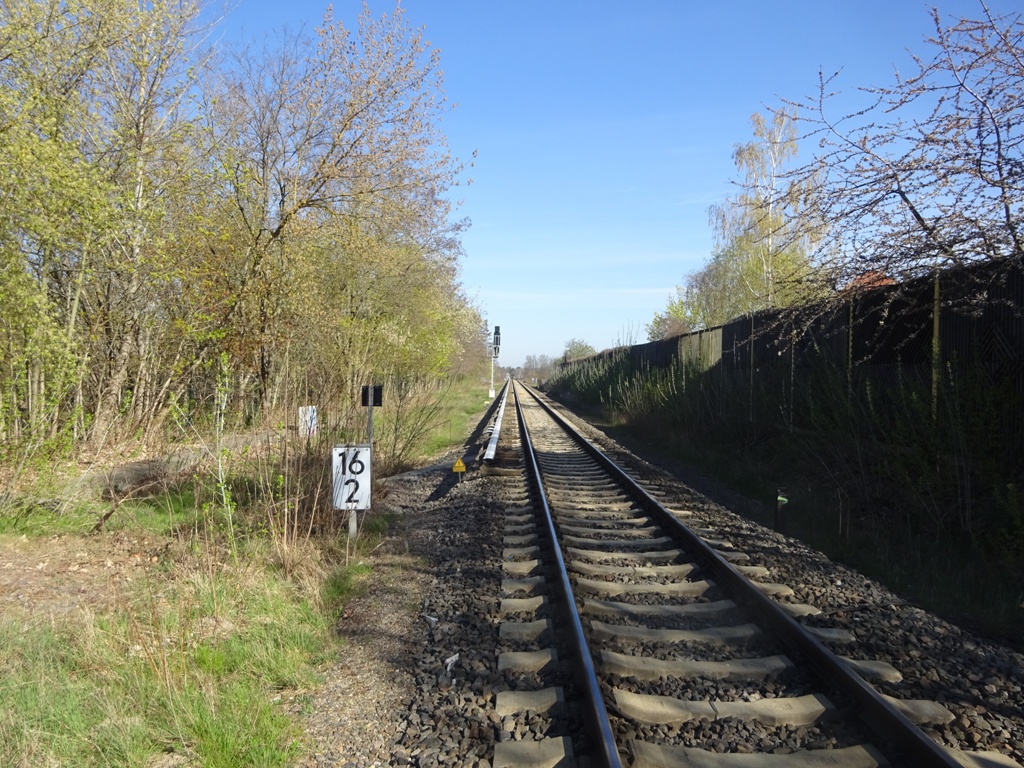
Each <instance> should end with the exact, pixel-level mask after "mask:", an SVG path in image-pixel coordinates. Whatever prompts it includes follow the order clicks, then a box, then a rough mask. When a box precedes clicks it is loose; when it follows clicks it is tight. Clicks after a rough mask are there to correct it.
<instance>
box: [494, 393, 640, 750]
mask: <svg viewBox="0 0 1024 768" xmlns="http://www.w3.org/2000/svg"><path fill="white" fill-rule="evenodd" d="M513 396H514V398H515V403H516V415H517V416H518V419H519V433H520V441H521V443H522V446H523V459H524V460H525V462H526V470H527V475H528V477H529V480H530V482H531V484H533V486H534V490H535V491H536V495H537V502H538V504H539V505H540V507H541V511H542V512H543V515H544V523H545V525H544V526H543V527H544V528H545V530H546V532H547V535H548V540H549V543H550V545H551V551H552V553H553V556H554V558H555V564H556V566H557V570H558V573H557V579H556V585H555V586H556V589H557V592H558V598H559V600H558V602H559V604H560V606H561V610H562V614H563V617H564V618H565V620H566V624H567V625H568V626H569V628H570V630H571V635H572V637H571V646H572V649H573V651H574V654H573V660H572V662H573V673H574V676H575V678H576V683H577V685H579V686H580V688H582V689H583V691H584V694H585V697H586V699H587V701H586V702H584V706H583V711H584V716H585V719H586V722H587V725H588V726H589V735H590V736H591V739H590V740H588V743H589V744H590V745H591V748H592V749H593V751H594V754H593V755H592V758H593V764H594V765H596V766H598V767H599V768H622V761H621V760H620V759H619V752H618V749H617V748H616V746H615V736H614V734H613V733H612V727H611V723H610V722H609V721H608V710H607V709H606V708H605V706H604V696H602V695H601V686H600V684H599V683H598V681H597V672H596V670H595V669H594V659H593V658H592V657H591V655H590V646H589V645H588V644H587V639H586V635H585V634H584V633H583V624H582V622H581V621H580V614H579V611H578V610H576V600H575V599H574V598H573V594H572V584H571V583H570V581H569V572H568V570H567V569H566V567H565V558H563V557H562V548H561V547H560V546H559V545H558V536H557V534H556V533H555V523H554V520H553V519H552V517H551V508H550V507H549V506H548V500H547V493H546V492H545V491H544V481H543V479H542V478H541V475H540V467H539V466H538V465H537V454H536V453H535V452H534V450H533V442H532V441H531V440H530V430H529V429H527V427H526V416H525V414H524V413H523V408H522V403H521V402H520V400H519V393H518V391H516V389H515V388H513Z"/></svg>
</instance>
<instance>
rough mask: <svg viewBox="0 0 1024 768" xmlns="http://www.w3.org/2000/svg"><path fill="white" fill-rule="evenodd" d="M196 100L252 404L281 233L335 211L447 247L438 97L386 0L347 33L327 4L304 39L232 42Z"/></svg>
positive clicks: (280, 280) (432, 74)
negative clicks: (204, 118) (214, 80)
mask: <svg viewBox="0 0 1024 768" xmlns="http://www.w3.org/2000/svg"><path fill="white" fill-rule="evenodd" d="M213 94H215V95H216V99H214V98H211V99H210V100H209V102H208V108H209V115H210V121H211V127H212V134H213V143H212V145H211V148H212V151H213V156H214V158H215V162H216V164H217V166H218V169H219V172H220V175H221V178H222V180H223V184H224V193H225V194H224V200H226V201H230V207H229V209H228V213H229V216H230V218H229V222H228V224H227V225H226V231H225V235H226V236H225V237H224V238H222V239H221V240H220V241H218V242H216V243H214V244H212V245H211V248H212V250H213V253H214V257H215V259H216V260H217V261H218V262H220V263H222V264H223V265H224V269H223V276H224V280H225V291H224V293H225V295H226V296H227V297H229V298H228V301H227V303H226V305H225V307H224V317H223V325H224V326H225V327H229V328H231V329H232V333H233V334H235V339H236V344H237V348H238V350H239V351H240V352H242V353H243V354H244V355H247V356H248V358H249V359H248V360H246V361H245V365H246V366H248V367H249V368H251V369H252V370H253V371H254V372H255V373H256V374H257V376H258V381H259V385H260V386H259V393H258V395H259V397H260V399H261V400H262V401H265V400H266V398H267V395H268V393H269V385H270V381H271V376H272V373H273V357H274V348H275V345H276V344H277V342H279V341H280V339H279V338H278V337H276V335H275V334H276V331H275V328H276V327H277V326H276V319H277V318H278V316H279V313H280V312H281V310H282V305H281V301H282V299H283V297H284V296H285V295H286V293H287V292H288V291H289V290H290V286H291V285H292V274H291V267H290V261H291V260H292V259H293V258H294V257H295V256H296V255H297V251H296V250H295V243H294V242H293V241H292V240H291V239H290V238H291V237H292V236H293V235H295V234H297V232H298V230H299V229H301V227H303V226H306V225H309V226H314V225H315V226H330V225H331V223H332V222H333V221H336V220H338V219H339V218H345V217H349V218H358V219H363V220H367V221H372V222H374V226H377V227H378V228H379V229H380V231H392V232H393V231H403V232H404V233H405V236H406V237H407V238H408V239H409V240H410V241H411V242H417V243H418V244H419V245H420V246H422V247H425V248H427V249H433V248H436V247H437V246H438V241H440V243H441V245H442V246H445V247H447V246H450V245H451V241H450V239H445V237H444V235H445V233H448V232H450V230H449V229H448V228H447V227H448V225H447V224H446V223H445V222H446V220H447V216H448V214H449V212H450V208H449V205H448V203H447V201H446V200H445V198H444V192H445V191H446V190H447V189H449V188H450V186H452V185H453V184H454V183H455V181H456V176H457V174H458V171H459V166H458V165H457V163H455V162H454V161H453V160H452V158H451V157H450V156H449V155H448V153H447V152H446V151H445V149H444V147H445V142H444V137H443V135H442V134H440V132H439V131H438V127H437V120H438V118H439V117H440V115H441V114H443V113H444V112H445V111H446V109H447V107H446V104H445V99H444V97H443V92H442V74H441V70H440V67H439V59H438V53H437V51H431V50H430V49H429V48H428V44H427V43H426V41H425V40H424V39H423V36H422V33H421V32H419V31H416V30H412V29H411V28H410V27H409V26H408V24H407V22H406V21H405V19H404V14H403V11H402V10H401V9H400V8H399V7H398V6H397V5H396V8H395V10H394V11H393V12H392V13H391V14H390V15H384V16H382V17H380V18H375V17H373V16H372V15H371V14H370V11H369V9H364V11H363V13H362V14H361V15H360V17H359V24H358V29H357V31H356V32H355V33H354V34H353V33H352V32H350V31H349V30H348V29H346V28H345V26H344V25H343V24H342V23H341V22H340V21H337V20H335V19H334V18H333V17H332V15H331V12H330V11H328V13H327V15H326V16H325V17H324V21H323V24H322V26H321V27H320V28H319V29H317V31H316V40H315V41H313V42H312V43H310V41H307V40H305V39H303V38H301V37H298V36H288V37H285V38H284V39H283V41H282V43H281V46H280V47H279V48H269V47H268V48H264V49H263V50H259V51H253V50H244V51H242V52H240V53H238V54H237V55H236V56H235V57H234V60H233V63H232V66H231V67H230V68H229V69H228V70H227V71H226V72H224V74H223V76H222V80H221V82H220V83H219V84H218V86H217V87H216V88H215V90H214V91H213Z"/></svg>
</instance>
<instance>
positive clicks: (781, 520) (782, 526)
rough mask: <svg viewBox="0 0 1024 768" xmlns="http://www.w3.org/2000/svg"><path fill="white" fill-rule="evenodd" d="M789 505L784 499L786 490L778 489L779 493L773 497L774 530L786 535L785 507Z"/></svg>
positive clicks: (786, 499)
mask: <svg viewBox="0 0 1024 768" xmlns="http://www.w3.org/2000/svg"><path fill="white" fill-rule="evenodd" d="M787 504H789V499H788V498H786V489H785V488H779V492H778V493H777V494H776V496H775V530H776V531H778V532H779V533H781V534H782V535H784V536H785V535H786V528H787V526H786V505H787Z"/></svg>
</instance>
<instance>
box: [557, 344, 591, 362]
mask: <svg viewBox="0 0 1024 768" xmlns="http://www.w3.org/2000/svg"><path fill="white" fill-rule="evenodd" d="M563 354H564V355H565V359H566V360H578V359H579V358H581V357H590V356H591V355H596V354H597V350H596V349H594V348H593V347H592V346H590V345H589V344H587V342H585V341H583V339H569V340H568V341H567V342H565V352H564V353H563Z"/></svg>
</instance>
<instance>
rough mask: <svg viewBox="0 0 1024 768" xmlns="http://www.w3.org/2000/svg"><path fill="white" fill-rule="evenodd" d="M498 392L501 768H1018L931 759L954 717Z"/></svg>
mask: <svg viewBox="0 0 1024 768" xmlns="http://www.w3.org/2000/svg"><path fill="white" fill-rule="evenodd" d="M508 390H509V391H510V394H509V396H508V397H509V403H511V402H512V401H513V400H514V401H515V404H516V409H515V411H516V413H515V414H514V418H513V414H512V413H511V408H506V409H505V413H504V418H502V419H501V421H500V426H497V425H496V426H495V430H494V435H493V438H492V440H491V444H490V446H489V448H488V456H487V461H488V463H489V464H490V465H491V467H492V470H491V471H492V472H497V473H500V474H503V475H505V476H506V477H507V478H508V481H509V483H510V485H509V488H510V490H509V491H508V492H507V494H506V496H505V497H504V498H505V499H506V508H505V516H504V526H505V529H504V550H503V555H502V571H503V581H502V585H501V594H502V597H501V605H500V620H501V624H500V628H499V633H498V634H499V645H500V653H499V655H498V669H499V671H500V672H502V673H503V674H504V675H505V676H506V678H507V679H508V680H510V681H512V685H511V687H510V690H506V691H502V692H500V693H499V694H498V695H497V699H496V703H495V708H496V711H497V714H498V716H500V717H502V718H504V719H505V720H504V721H505V722H506V723H509V724H510V726H509V727H511V728H512V730H511V731H510V732H509V733H508V734H507V736H508V738H507V739H505V740H503V741H501V742H500V743H497V744H495V747H494V756H493V761H492V765H493V767H494V768H523V767H525V766H556V765H557V766H568V765H572V764H579V765H592V766H619V765H630V766H663V767H665V768H671V767H673V766H719V767H722V768H731V767H732V766H737V767H742V766H763V767H765V768H770V767H771V766H826V765H828V766H849V767H850V768H853V767H858V768H859V767H860V766H864V767H865V768H867V767H868V766H877V765H887V764H888V765H908V766H933V765H941V766H957V765H963V766H993V767H994V766H1012V765H1017V763H1016V762H1013V761H1012V760H1010V759H1009V758H1007V757H1006V756H1004V755H1002V754H1000V753H995V752H980V751H979V752H967V751H963V750H952V749H949V748H946V747H944V746H941V745H940V744H939V743H937V741H936V740H935V738H934V733H935V731H937V730H938V729H942V728H946V727H947V726H949V724H950V723H951V722H952V721H953V720H954V719H955V718H956V717H957V716H956V715H955V714H954V713H953V712H951V711H950V710H949V709H947V708H946V707H945V706H943V705H942V704H941V703H939V702H936V701H933V700H929V699H919V698H914V697H913V696H912V695H911V696H909V697H908V696H907V695H905V694H902V692H901V690H900V687H899V686H900V685H901V673H900V671H899V670H898V669H896V668H895V667H894V666H892V665H890V664H887V663H885V662H881V661H879V660H877V659H876V658H872V657H871V654H865V653H863V650H862V649H858V647H857V644H856V643H855V638H854V637H853V635H851V633H850V632H848V631H846V630H843V629H836V628H833V627H829V626H827V625H828V622H827V621H821V620H820V616H819V615H820V614H821V610H820V608H819V607H818V606H816V605H812V604H809V603H808V602H804V601H803V600H801V595H800V594H799V585H797V586H798V589H794V587H793V586H791V585H789V584H786V583H780V582H779V581H776V580H775V578H774V574H773V573H772V572H771V570H770V569H769V568H766V567H765V566H764V565H762V564H761V563H760V562H755V559H758V558H754V559H752V558H751V556H750V554H748V552H746V551H744V547H741V546H737V544H736V543H735V542H733V541H730V538H731V532H727V533H726V534H723V531H721V530H719V529H717V528H716V527H714V523H715V521H714V520H712V519H710V518H708V517H707V516H705V515H703V514H702V513H700V512H694V511H693V510H689V509H686V508H684V507H683V506H681V505H680V504H678V503H673V501H674V500H673V499H672V498H670V497H667V496H665V495H663V494H662V492H661V491H660V490H659V489H658V488H657V487H650V486H649V485H648V487H647V488H646V489H644V488H641V487H640V486H638V485H637V484H636V483H635V482H634V481H633V480H632V478H631V477H630V474H629V472H627V471H626V470H624V469H622V468H621V467H618V466H617V465H616V464H615V463H614V462H612V461H611V460H610V459H608V458H607V457H606V456H604V455H602V454H601V453H600V451H598V450H597V449H596V448H595V447H594V446H593V445H592V444H589V443H587V441H586V440H585V439H584V438H582V437H581V436H580V435H578V434H577V435H574V434H573V433H572V430H571V427H570V425H569V424H568V423H567V422H565V421H564V420H561V419H560V418H559V417H558V416H557V414H556V413H555V412H554V411H552V410H551V409H549V408H548V407H547V406H545V405H544V404H543V402H542V401H541V400H540V399H539V398H537V397H536V396H535V395H534V394H533V393H532V392H530V391H529V390H527V389H526V388H525V387H523V386H521V385H514V386H513V385H512V384H510V385H509V387H508ZM669 507H673V508H672V509H669ZM760 559H764V558H760ZM794 575H795V574H786V579H783V580H788V579H791V578H793V577H794ZM797 578H799V577H798V576H797ZM880 688H882V689H885V690H888V691H889V693H890V694H892V695H888V696H887V695H884V694H882V693H880V692H879V689H880ZM929 731H932V733H929ZM527 733H530V734H533V737H526V734H527ZM537 734H542V737H541V736H537Z"/></svg>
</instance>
